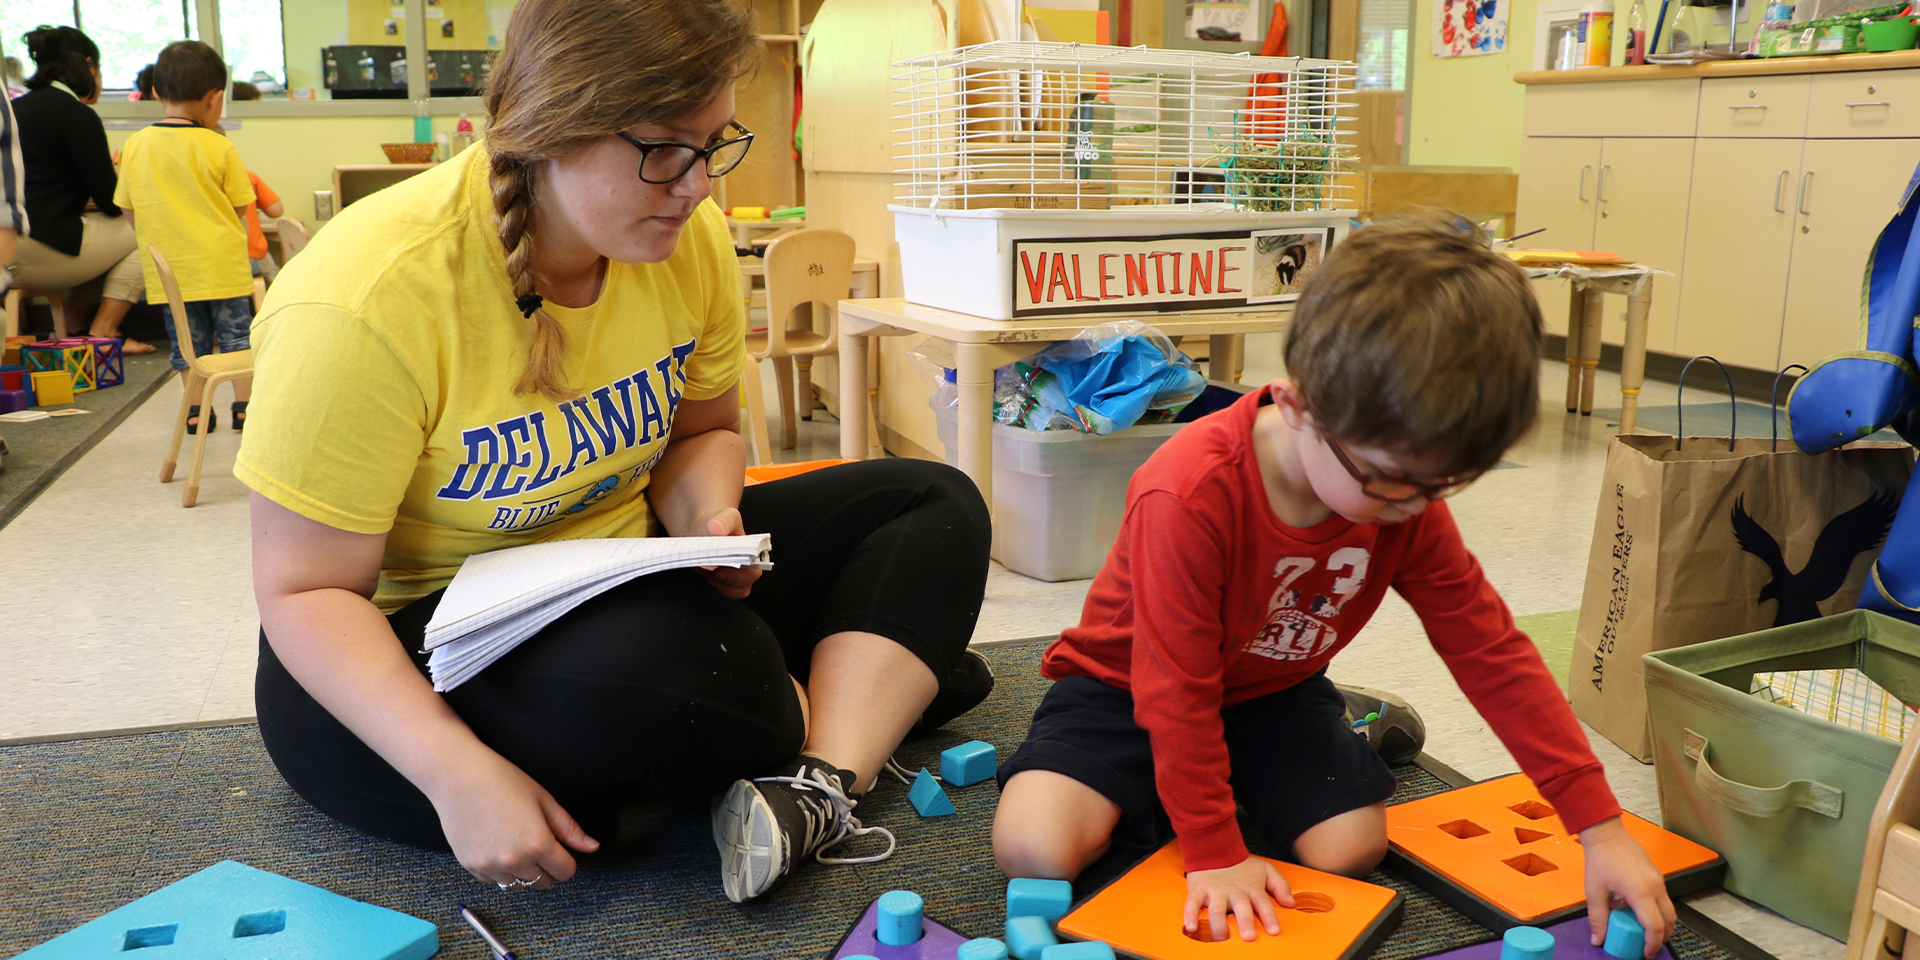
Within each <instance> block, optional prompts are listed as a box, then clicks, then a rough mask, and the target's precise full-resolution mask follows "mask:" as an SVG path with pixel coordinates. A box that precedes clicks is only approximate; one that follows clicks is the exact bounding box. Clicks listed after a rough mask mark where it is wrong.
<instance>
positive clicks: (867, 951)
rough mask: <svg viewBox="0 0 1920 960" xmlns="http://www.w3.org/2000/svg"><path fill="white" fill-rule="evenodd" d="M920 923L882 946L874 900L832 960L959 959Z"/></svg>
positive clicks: (928, 921)
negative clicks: (899, 941)
mask: <svg viewBox="0 0 1920 960" xmlns="http://www.w3.org/2000/svg"><path fill="white" fill-rule="evenodd" d="M921 922H922V924H923V926H922V927H921V935H920V939H918V940H916V941H914V942H912V943H909V944H906V945H904V946H898V947H896V946H893V945H891V944H885V943H881V942H880V931H879V927H880V901H879V900H875V901H874V902H872V903H870V904H867V911H866V912H865V913H863V914H861V915H860V919H859V920H856V921H854V924H853V929H851V930H849V931H847V936H846V939H844V940H841V941H840V946H838V947H836V948H834V951H833V953H832V954H831V955H830V956H831V960H854V958H855V957H863V956H866V957H874V958H876V960H955V958H957V957H959V956H960V945H961V944H963V943H966V942H967V938H966V937H963V936H961V935H960V934H958V933H956V932H954V930H953V928H951V927H948V926H947V925H945V924H943V923H941V922H939V921H937V920H935V919H933V918H932V917H923V918H922V920H921ZM138 960H147V958H145V957H141V958H138ZM156 960H157V958H156Z"/></svg>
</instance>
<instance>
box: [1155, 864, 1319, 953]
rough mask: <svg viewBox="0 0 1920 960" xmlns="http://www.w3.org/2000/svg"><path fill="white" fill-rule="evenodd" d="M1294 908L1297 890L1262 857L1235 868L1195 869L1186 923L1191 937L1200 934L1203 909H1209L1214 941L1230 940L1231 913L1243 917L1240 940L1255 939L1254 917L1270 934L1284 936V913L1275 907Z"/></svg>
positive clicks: (1189, 878) (1189, 876)
mask: <svg viewBox="0 0 1920 960" xmlns="http://www.w3.org/2000/svg"><path fill="white" fill-rule="evenodd" d="M1276 902H1277V903H1279V904H1280V905H1281V906H1283V907H1291V906H1293V891H1292V890H1290V889H1288V887H1287V881H1286V878H1285V877H1282V876H1280V871H1278V870H1275V869H1274V868H1273V864H1271V863H1268V862H1267V861H1265V860H1262V859H1260V858H1259V857H1248V858H1246V859H1245V860H1242V861H1240V862H1239V863H1236V864H1234V865H1233V866H1231V867H1222V868H1220V869H1218V870H1195V871H1193V872H1191V873H1188V874H1187V906H1186V910H1185V913H1184V914H1183V918H1182V923H1183V925H1184V928H1185V930H1186V932H1187V933H1188V934H1194V933H1198V932H1199V931H1200V908H1201V907H1205V908H1206V909H1207V925H1208V926H1210V927H1212V928H1213V936H1212V938H1211V939H1212V940H1214V941H1220V940H1225V939H1227V914H1228V913H1232V914H1233V915H1234V916H1235V917H1237V918H1239V927H1240V939H1242V940H1252V939H1253V938H1254V932H1253V926H1254V925H1253V918H1254V917H1256V916H1258V917H1259V918H1260V926H1262V927H1265V928H1266V931H1267V935H1268V936H1270V937H1276V936H1279V935H1280V914H1279V913H1278V912H1277V911H1276V910H1275V909H1274V906H1273V905H1274V904H1275V903H1276Z"/></svg>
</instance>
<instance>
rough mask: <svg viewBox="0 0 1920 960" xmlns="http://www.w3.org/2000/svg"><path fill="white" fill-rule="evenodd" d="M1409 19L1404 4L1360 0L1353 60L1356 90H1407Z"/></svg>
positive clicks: (1397, 0)
mask: <svg viewBox="0 0 1920 960" xmlns="http://www.w3.org/2000/svg"><path fill="white" fill-rule="evenodd" d="M1412 18H1413V10H1412V9H1411V7H1410V5H1409V4H1408V3H1407V0H1360V52H1359V54H1358V55H1357V56H1355V57H1354V62H1355V70H1354V86H1355V87H1356V88H1358V89H1361V90H1405V89H1406V88H1407V40H1408V28H1409V26H1410V21H1411V20H1412Z"/></svg>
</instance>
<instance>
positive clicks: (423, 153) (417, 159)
mask: <svg viewBox="0 0 1920 960" xmlns="http://www.w3.org/2000/svg"><path fill="white" fill-rule="evenodd" d="M380 149H382V150H385V151H386V152H387V162H388V163H431V162H433V144H431V143H383V144H381V145H380Z"/></svg>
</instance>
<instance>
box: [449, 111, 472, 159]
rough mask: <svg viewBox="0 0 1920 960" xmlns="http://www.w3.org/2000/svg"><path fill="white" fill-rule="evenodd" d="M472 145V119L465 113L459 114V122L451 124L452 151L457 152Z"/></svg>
mask: <svg viewBox="0 0 1920 960" xmlns="http://www.w3.org/2000/svg"><path fill="white" fill-rule="evenodd" d="M471 146H473V121H472V120H469V119H467V115H466V114H464V113H463V114H461V115H460V122H459V123H456V124H454V125H453V152H454V153H459V152H460V151H462V150H465V149H466V148H468V147H471Z"/></svg>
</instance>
